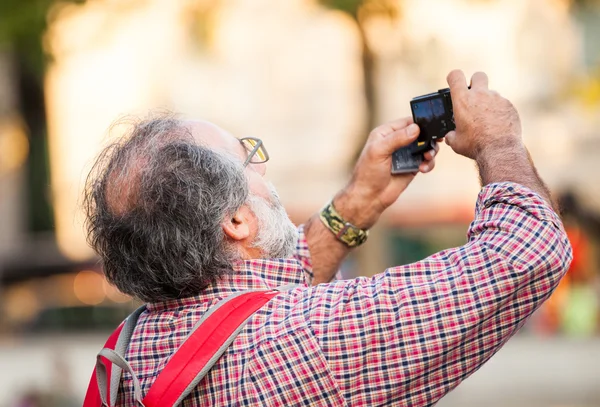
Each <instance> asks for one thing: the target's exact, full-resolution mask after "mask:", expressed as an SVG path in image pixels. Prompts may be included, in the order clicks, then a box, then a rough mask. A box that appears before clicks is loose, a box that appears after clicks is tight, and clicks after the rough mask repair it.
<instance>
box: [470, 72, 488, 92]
mask: <svg viewBox="0 0 600 407" xmlns="http://www.w3.org/2000/svg"><path fill="white" fill-rule="evenodd" d="M488 85H489V79H488V76H487V75H486V74H485V72H475V74H473V76H472V77H471V88H472V89H486V90H487V89H488Z"/></svg>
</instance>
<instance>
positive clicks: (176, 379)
mask: <svg viewBox="0 0 600 407" xmlns="http://www.w3.org/2000/svg"><path fill="white" fill-rule="evenodd" d="M279 293H280V291H255V292H241V293H238V294H234V295H233V296H230V297H228V298H226V299H224V300H222V301H221V302H220V303H218V304H217V305H216V306H215V307H213V308H211V309H210V310H209V311H208V312H207V313H206V314H205V315H204V316H203V317H202V319H201V320H200V321H199V322H198V324H196V327H195V329H194V330H193V331H192V332H191V333H190V335H189V336H188V337H187V339H186V340H185V342H183V343H182V344H181V346H180V347H179V348H178V349H177V351H176V352H175V353H174V354H173V356H172V357H171V360H169V362H168V363H167V365H166V366H165V367H164V369H163V370H162V371H161V372H160V374H159V375H158V377H157V378H156V381H155V382H154V384H153V385H152V387H151V388H150V390H149V391H148V394H147V395H146V397H145V398H144V400H143V405H144V406H146V407H165V406H176V405H179V403H181V402H182V401H183V399H184V398H185V397H187V395H188V394H189V393H190V392H191V391H192V390H194V388H196V386H197V385H198V383H199V382H200V380H202V378H203V377H204V376H205V375H206V374H207V373H208V371H209V370H210V368H211V367H212V366H213V365H214V364H215V363H216V361H217V360H218V359H219V357H220V356H221V355H222V354H223V352H225V350H226V349H227V347H228V346H229V345H230V344H231V343H232V342H233V341H234V339H235V338H236V336H237V335H238V334H239V332H240V331H241V330H242V328H243V327H244V325H245V324H246V323H247V322H248V320H249V319H250V317H251V316H252V315H253V314H254V313H255V312H256V311H257V310H259V309H260V308H261V307H262V306H263V305H264V304H266V303H267V302H268V301H269V300H270V299H271V298H273V297H274V296H276V295H277V294H279Z"/></svg>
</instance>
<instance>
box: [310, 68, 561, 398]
mask: <svg viewBox="0 0 600 407" xmlns="http://www.w3.org/2000/svg"><path fill="white" fill-rule="evenodd" d="M448 80H449V83H450V85H451V88H452V100H453V105H454V112H455V119H456V125H457V129H456V132H454V133H452V134H449V135H448V136H447V143H448V144H449V145H450V146H451V147H452V148H453V149H454V151H456V152H457V153H459V154H463V155H465V156H467V157H470V158H473V159H474V160H475V161H476V163H477V165H478V168H479V171H480V177H481V179H482V184H483V186H484V187H483V189H482V191H481V192H480V194H479V198H478V201H477V206H476V215H475V220H474V221H473V223H472V224H471V226H470V228H469V232H468V242H467V244H465V245H464V246H462V247H459V248H454V249H449V250H445V251H442V252H440V253H437V254H435V255H433V256H431V257H429V258H427V259H425V260H422V261H420V262H417V263H414V264H410V265H407V266H401V267H394V268H390V269H388V270H386V271H385V272H384V273H382V274H379V275H376V276H375V277H373V278H370V279H367V278H360V279H355V280H349V281H340V282H336V283H331V284H324V285H320V286H318V287H315V288H313V289H312V291H311V292H308V293H307V296H308V297H309V298H308V299H307V301H306V302H305V306H304V308H303V312H304V315H305V318H307V319H308V320H309V322H310V325H311V328H312V330H313V333H314V334H315V336H316V338H317V340H318V341H319V345H320V346H321V349H322V351H323V353H324V355H325V358H326V360H327V362H328V365H329V366H330V369H331V371H332V372H333V373H334V375H335V377H336V380H337V383H338V385H339V387H340V389H341V391H342V392H343V393H344V395H345V396H346V397H347V399H348V400H352V401H353V403H354V404H364V405H433V404H435V402H436V401H437V400H439V398H441V397H442V396H443V395H444V394H446V393H447V392H448V391H449V390H451V389H452V388H454V387H455V386H457V385H458V384H459V383H460V382H461V381H462V380H463V379H464V378H466V377H467V376H468V375H470V374H471V373H473V372H474V371H475V370H477V369H478V368H479V367H480V366H481V365H482V364H483V363H485V362H486V361H487V360H488V359H489V358H490V357H491V356H492V355H493V354H494V353H495V352H496V351H498V349H500V347H501V346H502V345H503V344H504V343H506V341H507V340H508V339H509V338H510V337H511V336H512V335H513V334H514V333H515V332H516V331H517V330H518V329H519V328H520V327H521V326H522V324H523V323H524V321H525V320H526V319H527V317H528V316H529V315H531V313H533V311H535V309H537V308H538V307H539V306H540V305H541V304H542V302H543V301H544V300H545V299H546V298H548V296H549V295H550V294H551V293H552V291H553V289H554V288H555V287H556V285H557V284H558V282H559V281H560V278H561V277H562V276H563V275H564V274H565V272H566V271H567V269H568V267H569V264H570V262H571V259H572V252H571V247H570V245H569V242H568V240H567V237H566V234H565V232H564V229H563V227H562V224H561V221H560V219H559V217H558V215H557V214H556V213H555V211H554V210H553V208H552V206H551V202H552V200H551V197H550V194H549V193H548V190H547V188H546V187H545V185H544V183H543V182H542V180H541V179H540V178H539V176H538V175H537V172H536V170H535V167H534V166H533V163H532V162H531V160H530V158H529V155H528V154H527V152H526V149H525V147H524V146H523V143H522V141H521V127H520V122H519V118H518V115H517V112H516V111H515V109H514V108H513V107H512V105H511V104H510V102H508V101H506V100H505V99H503V98H501V97H500V96H498V95H497V94H496V93H494V92H491V91H489V90H488V89H487V78H486V77H485V75H483V74H476V75H475V76H474V78H473V81H472V82H473V83H472V86H471V89H470V90H469V89H468V88H467V85H466V81H465V80H464V76H463V75H462V73H461V72H453V73H452V74H450V76H449V78H448Z"/></svg>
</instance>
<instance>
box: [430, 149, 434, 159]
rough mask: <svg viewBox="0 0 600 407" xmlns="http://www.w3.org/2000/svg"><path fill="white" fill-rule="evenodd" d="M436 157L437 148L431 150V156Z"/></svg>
mask: <svg viewBox="0 0 600 407" xmlns="http://www.w3.org/2000/svg"><path fill="white" fill-rule="evenodd" d="M433 157H435V150H431V158H433Z"/></svg>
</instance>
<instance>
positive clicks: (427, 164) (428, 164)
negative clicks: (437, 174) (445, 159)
mask: <svg viewBox="0 0 600 407" xmlns="http://www.w3.org/2000/svg"><path fill="white" fill-rule="evenodd" d="M434 168H435V160H431V161H423V162H422V163H421V165H419V172H420V173H423V174H427V173H428V172H431V171H433V169H434Z"/></svg>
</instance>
